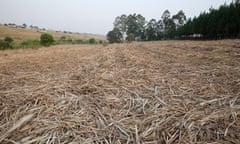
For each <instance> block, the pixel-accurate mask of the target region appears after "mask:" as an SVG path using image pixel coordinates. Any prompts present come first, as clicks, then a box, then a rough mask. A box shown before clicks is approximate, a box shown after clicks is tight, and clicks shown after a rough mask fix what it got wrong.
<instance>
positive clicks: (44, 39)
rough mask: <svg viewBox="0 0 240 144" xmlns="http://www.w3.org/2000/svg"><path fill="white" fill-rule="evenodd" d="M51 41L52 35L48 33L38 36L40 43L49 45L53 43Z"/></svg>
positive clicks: (52, 40)
mask: <svg viewBox="0 0 240 144" xmlns="http://www.w3.org/2000/svg"><path fill="white" fill-rule="evenodd" d="M53 42H54V39H53V36H52V35H50V34H47V33H44V34H42V35H41V37H40V43H41V44H42V45H44V46H50V45H51V44H53Z"/></svg>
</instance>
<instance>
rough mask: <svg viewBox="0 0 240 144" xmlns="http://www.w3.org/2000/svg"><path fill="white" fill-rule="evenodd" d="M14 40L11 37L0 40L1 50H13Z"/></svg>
mask: <svg viewBox="0 0 240 144" xmlns="http://www.w3.org/2000/svg"><path fill="white" fill-rule="evenodd" d="M12 42H13V39H12V38H11V37H5V38H4V40H0V50H5V49H9V48H12V46H11V43H12Z"/></svg>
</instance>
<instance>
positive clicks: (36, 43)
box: [21, 40, 40, 48]
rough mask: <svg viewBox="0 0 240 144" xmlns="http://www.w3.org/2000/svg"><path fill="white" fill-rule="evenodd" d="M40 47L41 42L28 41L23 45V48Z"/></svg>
mask: <svg viewBox="0 0 240 144" xmlns="http://www.w3.org/2000/svg"><path fill="white" fill-rule="evenodd" d="M39 46H40V41H39V40H27V41H23V42H22V43H21V47H22V48H37V47H39Z"/></svg>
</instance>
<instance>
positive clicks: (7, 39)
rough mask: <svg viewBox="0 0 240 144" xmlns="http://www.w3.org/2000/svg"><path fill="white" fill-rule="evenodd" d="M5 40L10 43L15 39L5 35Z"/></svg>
mask: <svg viewBox="0 0 240 144" xmlns="http://www.w3.org/2000/svg"><path fill="white" fill-rule="evenodd" d="M4 41H5V42H7V43H9V44H10V43H11V42H13V39H12V38H11V37H5V39H4Z"/></svg>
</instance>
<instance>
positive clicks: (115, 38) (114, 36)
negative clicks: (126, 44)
mask: <svg viewBox="0 0 240 144" xmlns="http://www.w3.org/2000/svg"><path fill="white" fill-rule="evenodd" d="M107 39H108V41H109V42H110V43H120V42H121V41H122V39H123V36H122V33H121V31H120V30H119V29H118V28H114V29H113V30H111V31H109V32H108V34H107Z"/></svg>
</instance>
